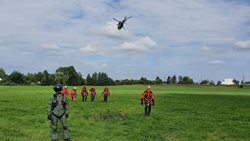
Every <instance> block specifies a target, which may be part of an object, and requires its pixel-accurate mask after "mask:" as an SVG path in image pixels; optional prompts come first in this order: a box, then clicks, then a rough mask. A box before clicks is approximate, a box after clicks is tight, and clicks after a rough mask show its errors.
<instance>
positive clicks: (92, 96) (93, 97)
mask: <svg viewBox="0 0 250 141" xmlns="http://www.w3.org/2000/svg"><path fill="white" fill-rule="evenodd" d="M89 91H90V94H91V101H94V100H95V95H96V91H95V87H94V86H92V87H91V89H90V90H89Z"/></svg>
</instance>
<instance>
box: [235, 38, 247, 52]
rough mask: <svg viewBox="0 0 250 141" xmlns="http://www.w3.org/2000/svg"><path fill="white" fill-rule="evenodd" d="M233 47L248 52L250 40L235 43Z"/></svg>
mask: <svg viewBox="0 0 250 141" xmlns="http://www.w3.org/2000/svg"><path fill="white" fill-rule="evenodd" d="M234 47H235V48H236V49H239V50H250V40H247V41H237V42H235V43H234Z"/></svg>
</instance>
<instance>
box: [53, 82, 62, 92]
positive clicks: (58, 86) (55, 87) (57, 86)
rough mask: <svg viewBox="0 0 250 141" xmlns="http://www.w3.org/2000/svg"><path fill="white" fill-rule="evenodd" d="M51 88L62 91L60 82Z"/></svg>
mask: <svg viewBox="0 0 250 141" xmlns="http://www.w3.org/2000/svg"><path fill="white" fill-rule="evenodd" d="M53 89H54V91H55V92H60V91H62V85H61V84H56V85H55V86H54V88H53Z"/></svg>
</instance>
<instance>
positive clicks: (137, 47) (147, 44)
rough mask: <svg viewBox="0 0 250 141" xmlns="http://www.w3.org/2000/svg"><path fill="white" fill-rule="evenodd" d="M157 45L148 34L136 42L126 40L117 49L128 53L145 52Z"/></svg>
mask: <svg viewBox="0 0 250 141" xmlns="http://www.w3.org/2000/svg"><path fill="white" fill-rule="evenodd" d="M156 45H157V44H156V42H155V41H154V40H152V39H151V38H150V37H148V36H147V37H144V38H141V39H139V40H137V41H134V42H125V43H123V44H122V45H121V46H120V47H119V48H117V49H118V50H122V51H125V52H128V53H140V52H142V53H143V52H147V51H148V50H149V49H151V48H154V47H155V46H156Z"/></svg>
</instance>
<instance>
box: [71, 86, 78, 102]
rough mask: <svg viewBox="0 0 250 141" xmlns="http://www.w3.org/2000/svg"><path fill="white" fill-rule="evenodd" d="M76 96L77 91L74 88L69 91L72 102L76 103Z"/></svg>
mask: <svg viewBox="0 0 250 141" xmlns="http://www.w3.org/2000/svg"><path fill="white" fill-rule="evenodd" d="M76 94H77V91H76V87H74V88H73V89H72V90H71V98H72V100H73V101H74V102H76Z"/></svg>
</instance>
